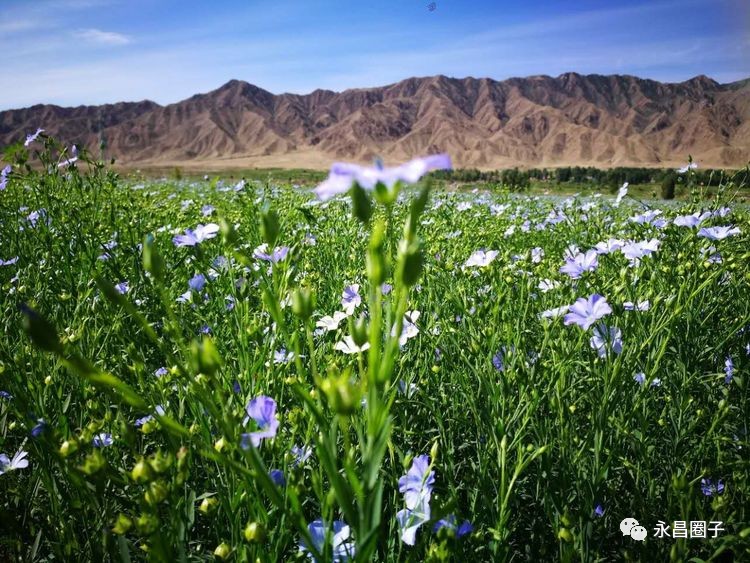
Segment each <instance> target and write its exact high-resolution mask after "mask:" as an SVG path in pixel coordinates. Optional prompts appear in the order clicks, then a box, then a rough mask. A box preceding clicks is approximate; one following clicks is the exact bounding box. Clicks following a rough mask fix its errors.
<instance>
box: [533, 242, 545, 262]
mask: <svg viewBox="0 0 750 563" xmlns="http://www.w3.org/2000/svg"><path fill="white" fill-rule="evenodd" d="M542 258H544V249H543V248H541V247H539V246H537V247H534V248H532V249H531V262H532V263H533V264H539V262H541V261H542Z"/></svg>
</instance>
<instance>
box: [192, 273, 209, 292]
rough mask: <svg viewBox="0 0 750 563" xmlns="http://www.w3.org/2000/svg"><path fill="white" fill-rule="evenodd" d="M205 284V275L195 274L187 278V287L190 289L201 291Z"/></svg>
mask: <svg viewBox="0 0 750 563" xmlns="http://www.w3.org/2000/svg"><path fill="white" fill-rule="evenodd" d="M205 286H206V276H204V275H203V274H196V275H194V276H193V277H192V278H190V279H189V280H188V287H189V288H190V289H191V290H192V291H201V290H202V289H203V288H204V287H205Z"/></svg>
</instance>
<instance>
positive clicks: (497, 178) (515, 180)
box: [432, 166, 750, 192]
mask: <svg viewBox="0 0 750 563" xmlns="http://www.w3.org/2000/svg"><path fill="white" fill-rule="evenodd" d="M692 173H693V174H694V175H695V182H696V184H697V185H704V186H718V185H720V184H722V183H726V182H728V181H729V180H730V179H732V178H733V179H734V182H735V185H736V186H739V187H742V188H750V171H749V170H748V169H747V168H745V169H744V170H740V171H738V172H735V171H723V170H714V169H701V168H698V169H696V170H693V171H692ZM432 176H433V177H434V178H437V179H441V180H445V181H448V182H482V183H490V184H501V185H503V186H505V187H507V188H509V189H511V190H514V191H523V190H525V189H527V188H528V187H529V185H530V184H531V182H532V181H535V182H549V183H553V184H581V185H585V184H593V185H596V186H602V187H605V188H609V189H611V190H616V189H617V188H619V187H620V186H621V185H622V184H623V183H625V182H628V183H630V184H661V185H662V189H663V190H664V188H665V186H666V187H667V192H669V191H672V192H673V191H674V186H675V185H677V184H678V183H679V182H680V175H679V174H677V172H676V171H675V170H674V169H658V168H636V167H623V166H618V167H617V168H607V169H602V168H594V167H592V166H563V167H560V168H530V169H527V170H520V169H518V168H509V169H506V170H477V169H476V168H460V169H457V170H439V171H435V172H433V173H432ZM670 186H671V187H670Z"/></svg>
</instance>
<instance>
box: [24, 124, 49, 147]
mask: <svg viewBox="0 0 750 563" xmlns="http://www.w3.org/2000/svg"><path fill="white" fill-rule="evenodd" d="M42 133H44V129H42V128H41V127H40V128H39V129H37V130H36V132H35V133H32V134H30V135H26V140H25V141H24V143H23V146H24V147H28V146H29V145H30V144H31V143H33V142H34V141H36V140H37V138H38V137H39V135H41V134H42Z"/></svg>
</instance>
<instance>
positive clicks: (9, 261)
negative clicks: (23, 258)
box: [0, 256, 18, 266]
mask: <svg viewBox="0 0 750 563" xmlns="http://www.w3.org/2000/svg"><path fill="white" fill-rule="evenodd" d="M16 262H18V256H15V257H13V258H8V259H7V260H3V259H1V258H0V266H12V265H13V264H15V263H16Z"/></svg>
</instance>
